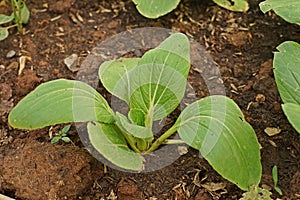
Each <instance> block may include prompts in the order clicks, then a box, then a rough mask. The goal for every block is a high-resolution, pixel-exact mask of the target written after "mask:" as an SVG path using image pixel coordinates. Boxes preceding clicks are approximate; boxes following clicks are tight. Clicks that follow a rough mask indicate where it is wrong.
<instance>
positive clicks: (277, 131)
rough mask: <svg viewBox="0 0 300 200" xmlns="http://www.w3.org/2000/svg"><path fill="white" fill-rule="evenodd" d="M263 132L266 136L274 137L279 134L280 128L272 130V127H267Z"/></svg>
mask: <svg viewBox="0 0 300 200" xmlns="http://www.w3.org/2000/svg"><path fill="white" fill-rule="evenodd" d="M264 131H265V133H266V134H267V135H268V136H274V135H277V134H279V133H280V132H281V129H280V128H274V127H267V128H265V130H264Z"/></svg>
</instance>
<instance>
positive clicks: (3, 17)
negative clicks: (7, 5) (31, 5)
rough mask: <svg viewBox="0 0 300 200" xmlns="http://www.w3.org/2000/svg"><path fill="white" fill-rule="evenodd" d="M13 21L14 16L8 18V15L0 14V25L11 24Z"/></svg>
mask: <svg viewBox="0 0 300 200" xmlns="http://www.w3.org/2000/svg"><path fill="white" fill-rule="evenodd" d="M13 19H14V16H13V15H10V16H7V15H3V14H0V24H5V23H8V22H11V21H12V20H13Z"/></svg>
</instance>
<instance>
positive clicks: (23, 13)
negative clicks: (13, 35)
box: [20, 2, 30, 24]
mask: <svg viewBox="0 0 300 200" xmlns="http://www.w3.org/2000/svg"><path fill="white" fill-rule="evenodd" d="M20 9H21V17H22V18H21V19H22V23H23V24H27V23H28V21H29V18H30V12H29V9H28V8H27V6H26V4H25V2H23V3H22V5H21V8H20Z"/></svg>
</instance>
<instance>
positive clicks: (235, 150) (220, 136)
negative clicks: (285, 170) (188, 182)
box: [176, 95, 262, 190]
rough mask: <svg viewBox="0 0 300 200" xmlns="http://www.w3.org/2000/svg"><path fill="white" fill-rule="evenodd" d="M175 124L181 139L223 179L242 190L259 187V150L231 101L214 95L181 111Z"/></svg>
mask: <svg viewBox="0 0 300 200" xmlns="http://www.w3.org/2000/svg"><path fill="white" fill-rule="evenodd" d="M176 124H177V126H178V133H179V136H180V137H181V139H182V140H183V141H184V142H186V143H187V144H189V145H190V146H191V147H193V148H195V149H198V150H199V151H200V153H201V155H202V156H203V157H204V158H205V159H206V160H207V161H208V162H209V163H210V165H211V166H212V167H213V168H214V169H215V170H216V171H217V172H218V173H219V174H220V175H222V176H223V177H224V178H226V179H228V180H229V181H231V182H233V183H234V184H236V185H237V186H238V187H239V188H241V189H242V190H248V189H249V187H250V186H251V185H256V186H257V185H258V184H259V182H260V178H261V173H262V168H261V163H260V146H259V143H258V141H257V139H256V135H255V132H254V130H253V128H252V127H251V126H250V125H249V123H247V122H246V120H245V118H244V116H243V113H242V112H241V110H240V109H239V107H238V106H237V105H236V104H235V103H234V101H233V100H231V99H229V98H227V97H225V96H218V95H216V96H209V97H206V98H204V99H202V100H199V101H196V102H194V103H192V104H190V105H189V106H188V107H187V108H186V109H184V110H183V112H182V113H181V115H180V116H179V118H178V120H177V122H176Z"/></svg>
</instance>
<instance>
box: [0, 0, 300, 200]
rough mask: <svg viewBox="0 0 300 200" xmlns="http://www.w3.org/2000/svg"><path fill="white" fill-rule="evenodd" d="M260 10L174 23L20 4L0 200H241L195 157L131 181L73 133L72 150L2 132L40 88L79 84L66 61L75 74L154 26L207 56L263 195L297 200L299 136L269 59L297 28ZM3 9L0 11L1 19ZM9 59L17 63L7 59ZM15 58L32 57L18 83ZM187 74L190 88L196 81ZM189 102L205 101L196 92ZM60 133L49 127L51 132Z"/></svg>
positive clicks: (124, 6) (183, 15)
mask: <svg viewBox="0 0 300 200" xmlns="http://www.w3.org/2000/svg"><path fill="white" fill-rule="evenodd" d="M259 2H260V1H259V0H249V3H250V9H249V11H247V12H246V13H234V12H230V11H227V10H225V9H222V8H220V7H218V6H216V5H215V4H214V3H212V2H211V1H197V0H184V1H182V2H181V4H180V6H179V7H178V8H177V9H176V10H175V11H174V12H172V13H171V14H168V15H167V16H164V17H161V18H160V19H157V20H150V19H146V18H144V17H142V16H141V15H140V14H139V13H138V12H137V11H136V9H135V6H134V4H133V3H132V2H131V1H130V0H120V1H116V0H110V1H109V0H105V1H96V0H90V1H75V0H67V1H53V0H48V1H46V0H42V1H29V0H28V1H26V3H27V5H28V7H29V9H30V10H31V17H30V22H29V24H28V25H26V26H25V30H24V33H25V34H24V35H20V34H18V33H17V31H16V30H15V29H13V30H10V34H11V35H10V36H9V37H8V38H7V39H6V40H4V41H1V42H0V45H1V48H0V65H1V66H0V100H1V105H0V116H1V118H0V163H1V164H0V193H2V194H5V195H7V196H10V197H14V198H17V199H22V200H24V199H32V200H35V199H85V200H89V199H117V198H118V199H121V200H123V199H152V200H154V199H197V200H201V199H239V198H240V197H241V196H242V193H243V191H241V190H240V189H238V188H237V187H236V186H235V185H233V184H231V183H230V182H228V181H226V180H225V179H223V178H222V177H221V176H220V175H218V174H217V173H216V172H215V171H214V170H213V169H212V168H211V167H210V166H209V164H208V163H207V162H206V161H205V160H204V159H202V158H201V157H200V156H199V153H198V152H197V151H195V150H193V149H189V152H188V153H187V154H186V155H184V156H181V157H180V158H179V159H178V160H177V161H176V162H174V163H173V164H171V165H169V166H167V167H165V168H163V169H161V170H158V171H154V172H149V173H140V174H132V173H125V172H121V171H118V170H114V169H111V168H104V167H103V165H102V164H101V163H100V162H98V161H97V160H96V159H95V158H93V157H92V156H91V155H90V154H88V153H87V151H86V150H85V149H84V147H83V145H82V143H81V141H80V139H79V137H78V135H77V133H76V130H75V128H74V126H72V128H71V131H70V132H69V135H70V138H71V139H72V141H73V144H71V143H70V144H69V143H68V144H65V143H62V142H60V143H58V144H55V145H52V144H50V137H49V127H48V128H44V129H41V130H36V131H22V130H15V129H12V128H11V127H10V126H9V125H8V123H7V116H8V113H9V111H10V110H11V109H12V107H13V106H14V105H16V104H17V102H18V101H19V100H20V99H21V98H23V97H24V96H25V95H26V94H27V93H29V92H30V91H32V90H33V89H34V88H35V87H36V86H37V85H39V84H40V83H43V82H47V81H49V80H53V79H57V78H67V79H75V78H76V72H72V71H70V70H69V69H68V68H67V67H66V66H65V64H64V62H63V60H64V59H65V58H66V57H68V56H70V55H71V54H73V53H76V54H78V55H79V65H80V63H81V61H82V60H83V59H84V58H86V57H87V55H88V53H89V52H90V51H91V50H92V49H93V48H94V47H95V46H97V45H98V44H99V43H100V42H101V41H104V40H105V39H107V38H109V37H111V36H113V35H115V34H117V33H120V32H122V31H125V30H129V29H133V28H137V27H149V26H153V27H164V28H168V29H173V30H176V31H180V32H183V33H185V34H187V35H189V36H190V37H191V38H193V39H194V40H195V41H198V42H199V43H200V44H201V45H203V46H204V47H205V48H206V50H207V52H208V53H209V54H210V55H211V56H212V58H213V59H214V61H215V64H216V65H217V66H218V68H219V70H220V71H221V75H222V79H223V82H224V84H225V86H226V94H227V96H229V97H231V98H232V99H233V100H235V101H236V102H237V104H238V105H239V106H240V108H241V109H242V111H243V113H244V114H245V117H246V119H247V121H248V122H250V123H251V125H252V126H253V128H254V129H255V132H256V134H257V137H258V140H259V142H260V144H261V146H262V149H261V157H262V158H261V161H262V166H263V176H262V181H261V186H262V187H265V188H268V189H270V190H271V191H272V193H273V195H272V197H273V198H283V199H299V198H300V170H299V169H300V136H299V134H298V133H297V132H296V131H295V130H294V129H293V128H292V127H291V125H290V124H289V123H288V121H287V119H286V117H285V116H284V114H283V112H282V110H281V107H280V105H281V100H280V97H279V94H278V91H277V88H276V84H275V81H274V76H273V72H272V57H273V54H272V52H274V51H275V48H276V46H278V45H279V44H280V43H281V42H283V41H286V40H294V41H297V42H300V28H299V26H296V25H292V24H288V23H286V22H285V21H283V20H282V19H281V18H279V17H278V16H276V15H275V14H274V13H271V14H266V15H263V14H262V13H261V12H260V10H259V8H258V3H259ZM8 9H9V8H6V7H0V13H3V12H4V13H7V12H8ZM8 13H9V12H8ZM78 16H81V17H82V18H83V21H80V17H78ZM10 50H14V51H15V52H16V55H15V56H14V57H12V58H7V57H6V54H7V53H8V52H9V51H10ZM20 56H28V57H31V61H29V60H28V61H27V63H26V67H25V69H24V70H23V71H22V73H21V75H18V66H19V64H18V63H19V57H20ZM193 73H196V72H191V75H190V77H189V81H190V82H191V85H193V84H194V82H195V81H197V79H195V78H193ZM194 89H195V88H194ZM100 90H101V88H100ZM196 93H197V96H198V97H201V96H204V95H205V93H202V91H200V90H196ZM103 95H106V94H104V93H103ZM62 127H63V126H62V125H58V126H54V127H52V128H51V132H52V133H57V132H58V131H59V130H61V128H62ZM267 127H271V128H279V129H280V130H281V133H280V134H278V135H275V136H273V137H270V136H268V135H267V134H266V133H265V132H264V130H265V129H266V128H267ZM241 131H242V130H241ZM274 165H277V166H278V170H279V182H278V187H280V188H281V189H282V191H283V196H282V197H280V196H279V195H278V193H276V191H274V189H273V180H272V175H271V171H272V167H273V166H274Z"/></svg>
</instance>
